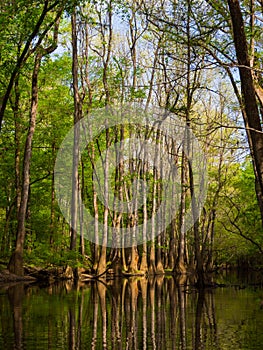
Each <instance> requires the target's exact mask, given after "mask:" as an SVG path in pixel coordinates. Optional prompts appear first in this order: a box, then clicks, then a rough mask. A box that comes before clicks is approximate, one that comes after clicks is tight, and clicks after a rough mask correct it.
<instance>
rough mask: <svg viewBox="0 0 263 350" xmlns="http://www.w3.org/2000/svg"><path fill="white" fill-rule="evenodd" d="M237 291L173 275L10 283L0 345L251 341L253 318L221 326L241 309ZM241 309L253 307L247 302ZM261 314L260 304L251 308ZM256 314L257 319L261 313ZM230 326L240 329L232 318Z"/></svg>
mask: <svg viewBox="0 0 263 350" xmlns="http://www.w3.org/2000/svg"><path fill="white" fill-rule="evenodd" d="M237 293H241V292H240V291H237V290H235V289H234V288H232V289H231V288H225V289H221V290H220V289H212V290H205V291H202V292H201V291H198V290H196V289H194V288H192V287H190V286H189V284H188V281H187V280H186V279H184V280H182V279H181V280H175V279H174V278H173V277H172V276H170V277H164V276H156V277H151V278H150V277H149V278H147V279H146V278H141V277H140V278H138V277H130V278H129V279H113V280H111V281H106V280H101V281H100V280H98V281H93V282H90V283H86V284H79V285H78V287H77V288H76V287H74V286H73V285H70V284H63V285H53V286H51V287H49V288H44V289H41V288H39V287H37V286H35V287H24V285H23V284H21V285H16V286H12V287H9V288H8V290H7V292H6V294H4V293H2V294H1V296H2V298H0V316H1V321H0V324H1V329H0V347H2V346H3V344H5V345H6V346H5V348H6V349H18V350H22V349H27V350H31V349H47V348H48V349H56V350H59V349H72V350H73V349H74V350H76V349H77V350H82V349H92V350H95V349H113V350H115V349H116V350H121V349H132V350H137V349H138V350H141V349H142V350H145V349H156V350H159V349H165V350H169V349H176V350H188V349H191V350H192V349H194V350H199V349H222V350H224V349H236V347H235V346H236V345H237V344H240V341H241V339H245V338H244V337H245V335H246V336H247V340H246V341H247V344H249V342H250V339H249V336H250V333H248V327H249V326H250V324H249V323H248V322H249V321H248V320H249V319H252V318H251V316H248V318H247V319H245V321H244V320H242V322H243V324H245V322H247V323H246V328H244V329H243V330H242V331H243V332H244V333H242V332H240V333H238V332H234V333H233V334H234V335H233V334H231V327H232V325H231V324H230V323H228V324H229V325H230V326H227V324H226V323H225V322H230V319H231V320H233V319H232V318H231V317H232V315H233V312H232V309H231V308H232V307H234V306H235V308H240V305H244V307H245V303H244V302H243V300H245V299H242V298H244V295H243V294H237ZM242 293H244V292H242ZM250 293H252V292H250ZM228 295H229V298H230V300H228ZM242 295H243V296H242ZM248 295H250V294H248ZM237 296H239V297H241V299H239V300H238V298H237ZM215 297H216V302H217V305H215ZM246 298H247V297H246ZM7 300H9V303H7V302H6V301H7ZM246 300H247V299H246ZM251 301H253V299H251ZM227 302H228V303H229V304H228V309H226V310H225V309H224V306H225V303H227ZM235 302H236V305H233V304H234V303H235ZM252 306H253V304H252ZM247 307H249V310H251V304H248V305H247ZM222 310H225V311H222ZM227 310H229V311H227ZM261 311H262V310H261V309H260V307H258V311H256V312H257V313H260V312H261ZM242 312H243V313H242ZM245 312H247V311H246V309H244V310H243V311H241V315H240V319H241V318H243V319H244V314H245ZM251 312H252V311H251ZM216 313H217V314H216ZM224 317H225V318H224ZM249 317H250V318H249ZM257 317H258V318H257V319H258V320H260V319H259V317H260V315H259V314H258V315H257ZM258 322H259V321H258ZM233 327H234V326H233ZM235 327H237V328H238V327H239V328H238V329H240V322H239V319H238V316H237V315H236V325H235ZM251 327H255V324H251ZM258 327H260V322H259V324H258ZM245 332H247V333H245ZM227 333H228V334H227ZM234 337H236V339H234ZM256 337H259V338H260V335H257V336H255V338H256ZM252 341H255V340H254V338H253V339H252ZM259 345H260V344H259ZM255 348H256V347H255ZM258 349H260V347H258Z"/></svg>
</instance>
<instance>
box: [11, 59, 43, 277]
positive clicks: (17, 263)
mask: <svg viewBox="0 0 263 350" xmlns="http://www.w3.org/2000/svg"><path fill="white" fill-rule="evenodd" d="M41 58H42V55H41V54H40V53H37V55H36V57H35V64H34V70H33V75H32V97H31V109H30V121H29V129H28V133H27V138H26V146H25V153H24V163H23V165H24V169H23V179H22V194H21V203H20V206H19V212H18V224H17V235H16V247H15V251H14V252H13V254H12V256H11V258H10V261H9V264H8V269H9V271H10V272H12V273H15V274H16V275H19V276H23V275H24V267H23V251H24V242H25V234H26V229H25V221H26V212H27V204H28V197H29V186H30V163H31V157H32V141H33V135H34V132H35V127H36V116H37V106H38V73H39V69H40V64H41Z"/></svg>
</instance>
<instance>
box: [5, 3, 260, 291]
mask: <svg viewBox="0 0 263 350" xmlns="http://www.w3.org/2000/svg"><path fill="white" fill-rule="evenodd" d="M30 3H31V5H30V6H29V7H28V1H22V0H21V1H20V0H19V1H14V2H13V5H12V6H10V3H9V2H6V1H3V2H2V3H1V5H0V10H1V12H0V26H1V38H0V48H1V56H0V59H1V61H0V68H1V69H0V96H1V99H2V104H1V111H0V128H1V133H0V155H1V157H0V168H1V172H0V254H1V259H2V260H4V261H6V262H9V264H8V268H9V270H10V272H14V273H16V274H19V275H23V265H24V264H25V263H26V264H28V265H30V266H32V265H35V266H53V265H59V266H65V265H70V266H71V267H79V266H84V267H85V268H86V269H88V270H90V271H91V273H93V274H94V275H100V274H103V273H104V272H105V271H106V270H108V269H109V268H111V269H113V270H114V271H117V270H115V269H117V267H116V266H117V265H118V266H120V270H123V271H125V272H126V273H130V274H133V273H134V274H135V273H141V272H143V273H145V272H148V273H149V274H158V273H163V272H164V271H165V270H166V271H173V272H174V273H177V274H184V273H185V272H188V271H195V272H196V273H197V275H198V278H199V282H200V284H204V283H205V282H206V280H205V277H204V274H205V273H206V272H207V271H211V270H214V269H215V268H219V267H222V266H223V267H224V266H229V265H232V266H237V265H238V266H240V267H245V266H250V267H262V264H263V256H262V253H263V228H262V221H263V175H262V174H263V170H262V169H263V153H262V152H263V147H262V145H263V137H262V127H261V125H262V119H263V116H262V110H263V107H262V106H263V88H262V69H263V63H262V62H263V61H262V57H263V56H262V35H261V28H260V27H261V25H262V23H261V22H262V16H263V13H262V1H251V2H248V1H232V0H229V1H228V4H226V2H224V1H220V2H219V3H220V5H218V4H219V3H218V1H214V0H213V1H209V2H208V1H197V0H187V1H183V2H177V1H174V0H169V1H165V2H161V1H158V0H149V1H138V2H133V1H129V0H128V1H122V2H120V1H117V0H107V1H93V0H90V1H58V2H57V1H48V0H46V1H44V2H43V3H41V2H39V1H33V0H32V1H31V2H30ZM239 5H240V6H239ZM240 19H241V20H242V21H243V22H244V28H243V26H242V25H241V26H240V23H241V24H242V22H240ZM240 47H241V49H240ZM127 104H130V106H131V109H132V108H135V107H137V106H140V107H141V108H143V111H144V112H145V113H146V111H150V110H151V108H152V107H153V106H156V107H160V108H165V109H167V110H168V111H169V112H172V113H174V115H176V116H178V117H179V118H180V120H182V121H183V122H184V123H186V124H187V125H188V126H189V127H190V128H191V129H192V130H193V132H194V134H195V136H196V138H197V139H198V141H199V143H200V145H201V148H202V150H203V152H204V154H205V156H206V161H207V172H208V184H207V189H208V191H207V197H206V201H205V204H204V206H203V208H202V210H201V213H200V217H199V219H198V220H196V223H195V225H192V227H191V228H189V230H187V232H185V229H184V227H185V225H186V222H187V215H190V216H191V215H192V216H193V217H194V218H196V211H195V208H194V205H192V207H191V206H190V203H191V202H192V203H194V202H193V201H194V200H195V199H196V198H197V199H198V193H197V192H198V190H197V189H196V184H195V183H194V181H193V178H194V176H195V175H196V174H193V168H192V167H191V164H190V160H189V159H188V158H189V157H188V155H187V152H186V148H183V146H180V147H178V145H175V144H174V142H173V140H172V138H171V137H170V138H169V137H167V135H166V134H165V133H162V132H160V130H158V128H155V129H154V128H153V130H149V128H148V125H140V123H139V122H138V123H137V124H132V123H131V124H129V123H128V122H127V120H126V122H125V123H124V124H123V125H121V124H119V125H118V127H116V126H115V127H110V128H107V127H106V126H107V124H108V120H107V118H106V119H105V120H102V121H101V125H100V126H101V128H102V129H101V130H102V131H101V132H100V133H99V134H98V137H96V138H95V139H92V141H91V142H89V144H88V145H87V147H86V149H85V150H84V152H83V153H82V154H81V157H80V158H81V160H80V161H79V163H78V164H77V163H76V164H73V165H72V189H71V190H72V197H71V198H69V199H68V203H69V205H68V210H69V212H70V213H71V222H72V223H73V224H72V227H70V226H69V224H68V222H67V221H66V220H65V218H64V217H63V215H62V213H61V211H60V208H59V204H58V201H57V198H56V193H55V177H54V166H55V161H56V156H57V152H58V149H59V147H60V145H61V142H62V141H63V139H64V137H65V135H66V134H67V133H68V131H69V130H70V128H71V127H72V126H73V125H74V123H75V124H76V123H77V122H78V121H80V120H81V119H82V118H83V117H85V118H88V120H89V121H90V122H92V118H94V115H96V114H93V113H95V111H96V110H97V109H98V108H105V106H106V107H107V108H109V109H110V108H115V107H120V106H121V107H124V106H127ZM159 124H160V127H161V124H162V122H160V121H159ZM103 128H104V129H103ZM86 132H87V135H88V136H89V137H91V138H92V135H90V134H89V133H90V132H91V128H87V130H86ZM132 137H134V138H140V139H143V140H145V142H149V143H151V144H156V145H158V147H159V148H158V149H159V150H162V151H164V153H165V154H167V155H169V157H170V158H169V160H170V161H171V162H173V165H174V166H176V168H177V179H176V181H177V182H174V188H173V189H172V193H170V195H171V196H172V198H173V200H172V201H171V202H169V203H170V204H171V205H170V207H169V208H165V210H166V211H167V210H170V211H171V212H173V215H172V216H173V217H174V219H173V220H172V222H171V223H169V225H166V227H165V230H163V232H162V234H160V235H158V236H157V237H156V230H157V229H156V228H153V229H152V232H147V229H144V231H143V235H145V237H148V239H147V243H146V240H144V242H143V244H141V245H140V246H132V244H131V242H128V243H130V244H127V242H125V244H126V246H127V245H129V247H128V248H124V247H120V246H121V244H119V246H118V247H115V248H114V247H106V246H107V245H109V242H110V241H114V240H116V242H118V243H120V242H119V240H120V239H121V236H120V232H121V228H126V229H130V230H131V232H133V229H134V228H136V225H138V224H141V225H144V224H145V223H146V222H147V220H150V219H151V218H154V216H155V214H156V212H157V210H158V208H159V207H160V205H161V203H162V195H163V193H164V191H165V190H164V188H165V184H164V181H163V177H162V176H163V174H162V171H163V172H165V169H163V170H161V169H162V167H160V169H159V170H158V169H157V168H155V167H154V166H151V164H150V162H148V163H147V162H146V161H144V160H145V158H144V160H143V158H142V157H141V158H140V156H138V154H136V156H137V158H136V157H131V158H129V159H127V157H125V156H124V153H122V151H120V155H119V157H120V158H119V163H117V165H116V166H115V169H114V171H113V172H110V171H111V168H110V166H111V164H110V162H111V158H110V156H109V155H108V152H107V150H108V149H109V148H112V149H114V145H115V144H116V143H119V144H120V145H123V144H125V142H126V141H127V139H129V138H132ZM76 139H77V138H76ZM125 140H126V141H125ZM186 140H187V142H190V141H189V139H188V138H186ZM188 146H189V144H188ZM184 147H187V146H184ZM74 152H75V155H77V156H76V157H75V159H77V157H78V154H79V150H78V144H77V142H75V145H74ZM159 152H161V151H159ZM160 154H161V153H160ZM144 157H145V156H144ZM101 160H103V161H101ZM160 162H162V160H160ZM98 163H100V164H101V172H102V173H103V176H104V180H105V181H104V182H103V187H104V188H103V191H102V193H103V194H104V200H103V199H102V198H101V197H100V191H99V189H98V188H97V187H96V181H95V177H96V173H94V165H96V164H98ZM155 164H156V163H155ZM158 164H159V163H158ZM160 164H162V163H160ZM194 170H195V169H194ZM64 175H68V174H64ZM70 176H71V174H70ZM135 180H136V181H137V182H136V181H135ZM138 180H141V181H138ZM143 181H145V183H147V191H146V188H145V187H143V185H142V184H141V182H143ZM136 186H137V187H136ZM176 186H178V187H179V186H180V188H181V189H182V190H181V191H180V192H179V193H178V190H176ZM78 190H79V193H80V194H81V198H82V200H83V202H84V204H85V207H86V208H87V209H88V210H89V211H90V213H91V215H92V216H93V217H94V221H93V222H83V221H81V215H82V211H81V209H80V207H79V202H78V197H77V195H76V196H75V194H77V193H78ZM109 192H112V193H114V194H115V196H116V197H118V199H119V200H120V201H123V202H128V205H127V206H128V209H127V211H126V212H124V213H122V212H121V210H118V208H116V207H114V205H113V206H111V207H110V206H107V205H106V204H105V200H106V203H107V200H108V201H109V202H110V201H111V200H112V201H113V199H112V198H111V197H109ZM196 196H197V197H196ZM108 197H109V198H108ZM105 198H106V199H105ZM107 198H108V199H107ZM139 201H140V203H139V204H140V205H139V204H138V202H139ZM130 203H132V204H130ZM111 204H112V203H111ZM173 205H174V206H175V205H176V206H177V209H175V207H173ZM163 215H164V214H163ZM96 220H97V221H96ZM76 222H80V223H81V234H80V235H77V232H76V230H75V229H74V225H75V224H74V223H76ZM96 222H99V223H100V224H101V226H97V225H96ZM101 227H103V229H101ZM108 227H114V228H115V230H116V231H115V233H116V234H115V236H111V231H110V230H109V229H108ZM85 235H86V236H88V237H91V236H92V237H94V239H93V242H90V241H89V240H87V239H85ZM131 237H132V236H131ZM130 239H132V238H130ZM99 243H103V245H102V246H101V245H99Z"/></svg>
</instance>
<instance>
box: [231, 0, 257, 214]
mask: <svg viewBox="0 0 263 350" xmlns="http://www.w3.org/2000/svg"><path fill="white" fill-rule="evenodd" d="M228 6H229V10H230V15H231V19H232V26H233V37H234V44H235V49H236V56H237V60H238V64H239V67H238V69H239V75H240V80H241V90H242V97H243V102H244V108H245V112H246V116H247V121H246V120H245V124H246V127H247V128H246V132H247V135H248V139H251V144H250V152H251V156H252V158H253V159H254V162H255V177H256V179H257V181H258V184H259V196H258V200H259V201H262V198H263V136H262V128H261V122H260V114H259V110H258V106H257V99H256V91H255V86H254V82H253V77H252V72H251V69H250V59H249V54H248V45H247V40H246V35H245V31H244V21H243V17H242V12H241V8H240V4H239V1H238V0H228ZM259 204H260V203H259ZM261 215H263V213H262V212H261ZM262 219H263V218H262Z"/></svg>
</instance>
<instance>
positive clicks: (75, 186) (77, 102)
mask: <svg viewBox="0 0 263 350" xmlns="http://www.w3.org/2000/svg"><path fill="white" fill-rule="evenodd" d="M76 17H77V15H76V9H74V11H73V13H72V16H71V35H72V77H73V93H74V124H75V128H74V144H73V150H72V151H73V161H72V197H71V208H70V210H71V223H70V226H71V228H70V235H71V239H70V249H71V250H75V249H76V245H77V222H78V201H79V199H78V194H79V175H78V164H79V136H80V127H79V123H78V122H79V120H80V119H81V116H82V102H81V99H80V95H79V87H78V84H79V79H78V35H77V18H76Z"/></svg>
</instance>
